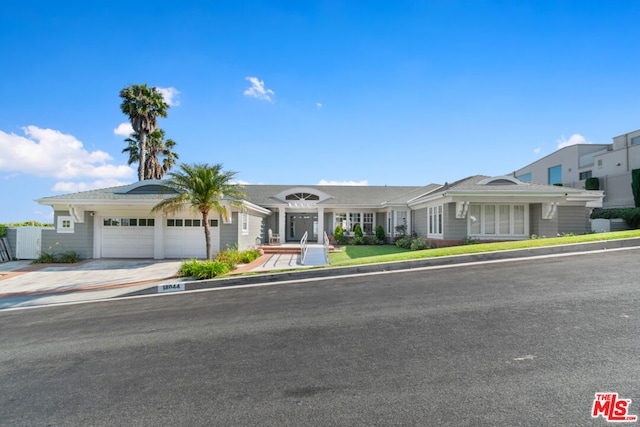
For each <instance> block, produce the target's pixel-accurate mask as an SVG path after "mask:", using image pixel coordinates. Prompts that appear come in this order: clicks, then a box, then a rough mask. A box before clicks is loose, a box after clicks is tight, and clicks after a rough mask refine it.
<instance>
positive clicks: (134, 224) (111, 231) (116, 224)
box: [102, 218, 154, 258]
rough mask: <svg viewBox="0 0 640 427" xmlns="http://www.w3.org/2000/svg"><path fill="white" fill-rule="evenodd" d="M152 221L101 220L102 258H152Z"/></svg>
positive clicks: (142, 219) (129, 219) (137, 219)
mask: <svg viewBox="0 0 640 427" xmlns="http://www.w3.org/2000/svg"><path fill="white" fill-rule="evenodd" d="M153 225H154V223H153V219H147V218H103V221H102V258H153Z"/></svg>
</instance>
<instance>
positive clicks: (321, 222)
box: [318, 208, 324, 243]
mask: <svg viewBox="0 0 640 427" xmlns="http://www.w3.org/2000/svg"><path fill="white" fill-rule="evenodd" d="M323 239H324V208H318V243H323V242H324V241H323Z"/></svg>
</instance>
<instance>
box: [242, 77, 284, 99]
mask: <svg viewBox="0 0 640 427" xmlns="http://www.w3.org/2000/svg"><path fill="white" fill-rule="evenodd" d="M245 80H248V81H250V82H251V87H249V88H247V89H246V90H245V91H244V92H243V94H244V95H247V96H251V97H253V98H256V99H261V100H263V101H271V100H272V99H271V95H275V94H276V93H275V92H274V91H272V90H271V89H267V88H265V87H264V82H263V81H262V80H259V79H258V78H257V77H245Z"/></svg>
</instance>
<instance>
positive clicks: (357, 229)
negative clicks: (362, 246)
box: [353, 224, 364, 242]
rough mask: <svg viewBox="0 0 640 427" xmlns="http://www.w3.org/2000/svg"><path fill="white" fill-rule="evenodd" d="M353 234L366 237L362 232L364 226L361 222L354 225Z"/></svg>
mask: <svg viewBox="0 0 640 427" xmlns="http://www.w3.org/2000/svg"><path fill="white" fill-rule="evenodd" d="M353 235H354V236H356V237H364V234H362V227H361V226H360V224H356V226H355V227H353ZM363 242H364V240H363Z"/></svg>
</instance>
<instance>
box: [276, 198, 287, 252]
mask: <svg viewBox="0 0 640 427" xmlns="http://www.w3.org/2000/svg"><path fill="white" fill-rule="evenodd" d="M286 210H287V208H286V207H285V206H280V207H279V208H278V211H279V215H278V216H279V218H278V234H280V243H284V242H286V241H287V215H286Z"/></svg>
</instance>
